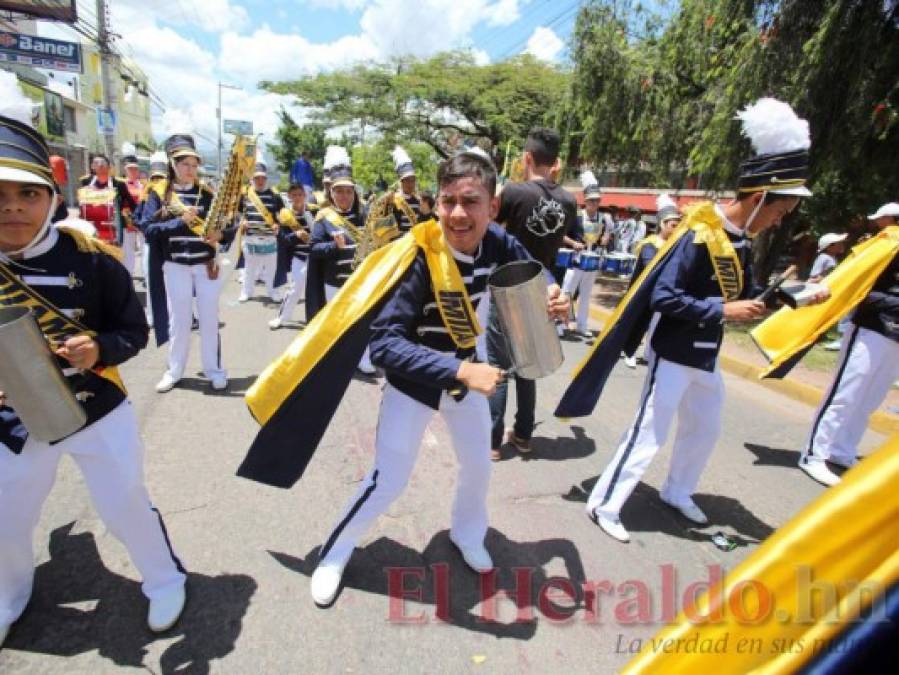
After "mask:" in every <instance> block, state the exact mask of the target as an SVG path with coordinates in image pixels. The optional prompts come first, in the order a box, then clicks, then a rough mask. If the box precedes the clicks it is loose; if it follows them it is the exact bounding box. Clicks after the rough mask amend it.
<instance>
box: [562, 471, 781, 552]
mask: <svg viewBox="0 0 899 675" xmlns="http://www.w3.org/2000/svg"><path fill="white" fill-rule="evenodd" d="M598 479H599V476H595V477H593V478H590V479H588V480H585V481H583V482H582V483H581V484H580V485H573V486H572V487H571V489H570V490H569V491H568V493H567V494H564V495H562V499H564V500H566V501H570V502H583V503H584V504H586V503H587V499H588V498H589V496H590V492H591V491H592V490H593V486H594V485H595V484H596V481H597V480H598ZM693 501H695V502H696V505H697V506H699V508H700V509H702V510H703V511H704V512H705V514H706V516H708V518H709V524H708V525H705V526H698V525H695V524H693V523H691V522H690V521H689V520H687V519H686V518H684V517H683V516H681V515H680V514H679V513H678V512H677V511H675V510H674V509H672V508H671V507H670V506H668V505H667V504H665V503H664V502H663V501H662V500H661V499H660V498H659V491H658V490H656V489H655V488H654V487H651V486H649V485H646V484H645V483H638V484H637V487H636V489H635V490H634V493H633V494H632V495H631V496H630V498H629V499H628V500H627V502H626V503H625V505H624V508H623V509H622V510H621V522H622V524H623V525H624V526H625V527H626V528H627V529H628V530H629V531H631V532H661V533H663V534H669V535H671V536H674V537H681V538H683V539H691V540H694V541H708V540H710V539H711V536H712V528H714V529H715V530H717V529H719V528H721V527H729V528H731V529H733V530H734V532H736V533H737V535H736V536H734V535H730V537H731V539H732V540H733V541H734V542H736V544H737V545H738V546H748V545H749V544H758V543H760V542H761V541H763V540H764V539H766V538H767V537H768V536H769V535H770V534H772V533H773V532H774V528H773V527H771V526H770V525H768V524H767V523H765V522H764V521H762V520H760V519H759V518H758V517H756V515H755V514H754V513H752V511H750V510H749V509H747V508H746V507H745V506H743V504H741V503H740V502H739V501H738V500H736V499H734V498H732V497H724V496H722V495H710V494H701V493H698V494H695V495H693Z"/></svg>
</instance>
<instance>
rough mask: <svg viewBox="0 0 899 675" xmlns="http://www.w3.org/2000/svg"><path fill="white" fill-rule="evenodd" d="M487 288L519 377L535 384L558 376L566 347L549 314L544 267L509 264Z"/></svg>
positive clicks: (532, 263) (523, 262)
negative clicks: (557, 370) (554, 375)
mask: <svg viewBox="0 0 899 675" xmlns="http://www.w3.org/2000/svg"><path fill="white" fill-rule="evenodd" d="M487 284H488V286H489V288H490V297H491V300H492V302H494V303H495V304H496V311H497V315H498V317H499V324H500V327H501V328H502V331H503V333H504V334H505V336H506V342H507V343H508V345H509V353H510V355H511V357H512V365H513V368H514V370H515V375H516V376H518V377H523V378H526V379H529V380H534V379H537V378H539V377H546V376H547V375H550V374H552V373H553V372H555V371H556V369H557V368H558V367H559V366H560V365H562V343H561V342H559V335H558V333H556V325H555V324H554V323H553V322H552V320H551V319H550V318H549V315H548V314H547V312H546V278H545V277H544V275H543V266H542V265H541V264H540V263H538V262H536V261H535V260H518V261H515V262H511V263H507V264H505V265H503V266H502V267H499V268H497V269H496V271H494V272H493V274H491V275H490V278H489V279H488V280H487Z"/></svg>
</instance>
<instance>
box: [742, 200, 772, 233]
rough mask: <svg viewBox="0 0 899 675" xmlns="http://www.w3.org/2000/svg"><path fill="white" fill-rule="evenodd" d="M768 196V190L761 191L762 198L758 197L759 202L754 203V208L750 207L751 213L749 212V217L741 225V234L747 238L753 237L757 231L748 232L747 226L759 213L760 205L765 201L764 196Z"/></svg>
mask: <svg viewBox="0 0 899 675" xmlns="http://www.w3.org/2000/svg"><path fill="white" fill-rule="evenodd" d="M767 196H768V192H767V191H764V192H762V198H761V199H759V203H758V204H756V205H755V208H754V209H752V213H750V214H749V218H747V220H746V225H744V226H743V234H744V235H746V237H747V238H748V239H755V235H756V234H757V233H755V232H750V231H749V226H750V225H752V221H753V220H755V217H756V216H757V215H758V214H759V211H761V210H762V205H763V204H764V203H765V197H767Z"/></svg>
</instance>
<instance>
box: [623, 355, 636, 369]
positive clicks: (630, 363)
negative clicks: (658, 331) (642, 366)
mask: <svg viewBox="0 0 899 675" xmlns="http://www.w3.org/2000/svg"><path fill="white" fill-rule="evenodd" d="M624 365H626V366H627V367H628V368H636V367H637V357H636V356H625V357H624Z"/></svg>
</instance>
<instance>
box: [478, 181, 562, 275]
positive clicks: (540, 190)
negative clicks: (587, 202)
mask: <svg viewBox="0 0 899 675" xmlns="http://www.w3.org/2000/svg"><path fill="white" fill-rule="evenodd" d="M496 219H497V221H498V222H499V223H501V224H503V225H505V226H506V230H507V231H508V232H509V233H510V234H512V235H514V236H515V237H516V238H517V239H518V240H519V241H520V242H521V243H522V244H523V245H524V247H525V248H526V249H527V250H528V253H530V254H531V255H532V256H534V258H536V259H537V260H539V261H540V262H541V263H543V266H544V267H546V269H548V270H551V269H553V267H555V264H556V252H557V251H558V250H559V247H560V246H561V245H562V237H564V236H565V234H566V233H568V232H571V231H572V230H573V228H575V227H576V226H577V202H576V201H575V199H574V196H573V195H572V194H571V193H570V192H568V190H566V189H565V188H563V187H562V186H561V185H558V184H557V183H553V182H552V181H548V180H543V179H539V180H532V181H527V182H525V183H507V184H506V185H505V186H503V191H502V193H501V194H500V205H499V215H498V216H497V218H496Z"/></svg>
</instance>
